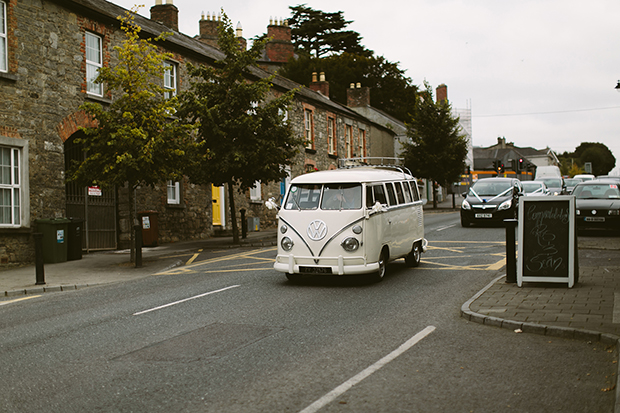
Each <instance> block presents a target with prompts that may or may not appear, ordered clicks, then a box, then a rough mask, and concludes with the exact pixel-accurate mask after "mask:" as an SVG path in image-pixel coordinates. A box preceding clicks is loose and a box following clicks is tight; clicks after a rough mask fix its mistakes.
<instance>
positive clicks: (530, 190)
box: [521, 181, 549, 196]
mask: <svg viewBox="0 0 620 413" xmlns="http://www.w3.org/2000/svg"><path fill="white" fill-rule="evenodd" d="M521 185H523V192H524V195H525V196H545V195H549V188H547V184H545V183H544V182H543V181H525V182H521Z"/></svg>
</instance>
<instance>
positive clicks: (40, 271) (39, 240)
mask: <svg viewBox="0 0 620 413" xmlns="http://www.w3.org/2000/svg"><path fill="white" fill-rule="evenodd" d="M32 236H33V237H34V261H35V271H36V282H35V285H43V284H45V268H44V266H43V234H42V233H40V232H35V233H33V234H32Z"/></svg>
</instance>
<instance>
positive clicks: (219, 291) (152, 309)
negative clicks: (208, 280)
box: [133, 285, 240, 315]
mask: <svg viewBox="0 0 620 413" xmlns="http://www.w3.org/2000/svg"><path fill="white" fill-rule="evenodd" d="M236 287H240V285H231V286H230V287H226V288H220V289H219V290H215V291H209V292H208V293H204V294H199V295H195V296H193V297H189V298H184V299H183V300H179V301H175V302H173V303H168V304H164V305H160V306H159V307H155V308H150V309H148V310H144V311H139V312H137V313H133V315H141V314H146V313H150V312H151V311H155V310H161V309H162V308H166V307H170V306H173V305H176V304H181V303H184V302H186V301H189V300H194V299H196V298H200V297H204V296H207V295H211V294H215V293H221V292H222V291H226V290H230V289H231V288H236Z"/></svg>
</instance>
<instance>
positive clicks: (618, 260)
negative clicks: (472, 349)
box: [0, 196, 620, 345]
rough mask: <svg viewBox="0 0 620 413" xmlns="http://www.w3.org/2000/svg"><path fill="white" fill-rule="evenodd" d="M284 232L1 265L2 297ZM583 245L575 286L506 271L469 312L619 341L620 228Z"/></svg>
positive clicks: (130, 273)
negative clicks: (522, 279) (512, 277)
mask: <svg viewBox="0 0 620 413" xmlns="http://www.w3.org/2000/svg"><path fill="white" fill-rule="evenodd" d="M459 199H460V198H459ZM459 199H456V200H455V201H453V200H452V197H451V196H448V198H447V199H446V200H445V201H444V202H441V203H439V204H438V207H437V209H434V208H433V205H432V203H428V204H427V205H426V206H425V207H424V210H425V213H441V212H448V211H458V205H459ZM453 205H456V208H455V207H453ZM276 235H277V234H276V230H275V229H267V230H265V229H261V231H259V232H249V233H248V234H247V237H246V238H245V239H241V240H240V241H241V242H240V244H237V245H235V244H233V240H232V237H221V238H220V237H217V238H210V239H206V240H198V241H187V242H177V243H171V244H164V245H161V246H157V247H143V249H142V266H141V267H139V268H136V267H135V264H133V263H131V262H130V251H129V250H122V251H100V252H92V253H89V254H83V256H82V259H79V260H74V261H66V262H62V263H54V264H45V266H44V279H45V284H43V285H37V284H36V269H35V267H34V265H32V266H26V267H20V268H12V269H5V270H1V271H0V300H4V301H6V299H7V298H6V297H14V296H21V295H26V294H41V293H44V292H52V291H53V292H57V291H66V290H75V289H79V288H85V287H88V286H93V285H100V284H105V283H115V282H123V281H129V280H134V279H137V278H141V277H146V276H149V275H152V274H156V273H158V272H162V271H165V270H168V269H171V268H174V267H178V266H182V265H184V264H185V263H187V262H188V260H190V259H191V257H192V256H194V254H196V252H197V251H198V250H205V249H211V250H214V249H218V250H221V249H227V248H249V247H264V246H274V245H276ZM578 248H579V280H578V282H577V283H576V284H575V286H574V287H573V288H568V287H567V286H566V285H564V284H548V283H524V284H523V286H522V287H518V286H517V285H516V284H515V283H506V282H505V276H501V277H498V278H496V279H495V280H493V281H492V282H491V283H490V284H488V285H487V286H486V287H484V288H483V289H482V290H481V291H480V292H478V293H477V294H476V295H474V296H473V297H472V298H471V299H470V300H468V301H467V302H466V303H464V304H463V306H462V307H461V309H460V313H461V316H462V317H464V318H465V319H467V320H469V321H472V322H477V323H480V324H484V325H490V326H494V327H500V328H508V329H511V330H515V331H518V332H524V333H536V334H544V335H549V336H556V337H558V336H559V337H564V338H573V339H584V340H587V341H600V342H604V343H608V344H613V345H615V344H616V343H617V341H618V340H619V339H620V236H615V237H609V236H598V237H583V238H582V237H581V236H580V237H579V239H578ZM3 296H4V298H2V297H3Z"/></svg>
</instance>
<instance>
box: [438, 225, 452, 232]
mask: <svg viewBox="0 0 620 413" xmlns="http://www.w3.org/2000/svg"><path fill="white" fill-rule="evenodd" d="M455 226H456V224H452V225H448V226H446V227H441V228H437V229H436V230H435V231H437V232H439V231H443V230H444V229H448V228H452V227H455Z"/></svg>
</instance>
